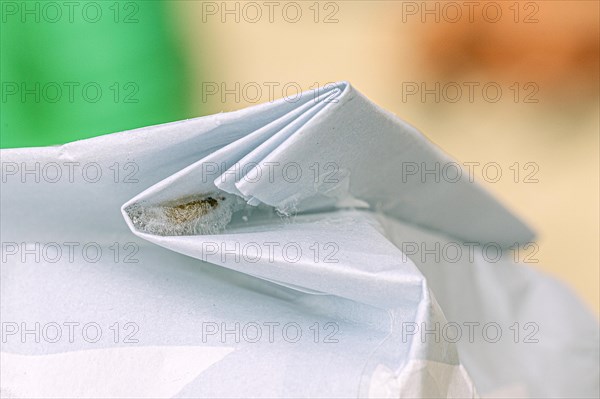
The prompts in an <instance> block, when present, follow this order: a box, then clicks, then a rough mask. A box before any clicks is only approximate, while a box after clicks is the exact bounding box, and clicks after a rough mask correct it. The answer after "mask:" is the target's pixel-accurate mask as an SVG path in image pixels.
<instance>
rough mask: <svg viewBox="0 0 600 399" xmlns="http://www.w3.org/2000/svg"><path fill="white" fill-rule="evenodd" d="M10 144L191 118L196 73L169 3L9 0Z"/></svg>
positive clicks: (4, 116) (5, 32) (4, 132)
mask: <svg viewBox="0 0 600 399" xmlns="http://www.w3.org/2000/svg"><path fill="white" fill-rule="evenodd" d="M1 5H2V32H1V39H0V40H1V68H2V69H1V74H2V111H1V115H0V117H1V123H2V129H1V137H0V140H1V143H0V144H1V145H2V147H26V146H40V145H52V144H60V143H65V142H68V141H73V140H76V139H83V138H88V137H93V136H97V135H99V134H105V133H111V132H117V131H121V130H127V129H132V128H136V127H140V126H146V125H152V124H158V123H162V122H168V121H175V120H179V119H183V118H186V117H188V116H189V115H188V113H187V110H188V109H189V108H187V104H188V103H189V100H190V96H189V77H188V73H187V69H186V66H185V59H184V54H183V52H182V48H181V46H180V38H179V37H178V31H177V26H176V25H177V23H176V20H175V19H174V18H173V16H172V13H171V12H170V11H171V7H170V6H169V5H168V4H166V3H164V2H161V1H125V2H116V1H104V2H102V1H101V2H72V3H68V2H52V1H45V2H41V1H28V2H12V1H2V4H1Z"/></svg>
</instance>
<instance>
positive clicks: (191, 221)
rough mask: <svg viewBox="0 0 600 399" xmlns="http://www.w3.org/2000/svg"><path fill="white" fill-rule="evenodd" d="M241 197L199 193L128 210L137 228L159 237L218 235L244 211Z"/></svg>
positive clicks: (130, 207)
mask: <svg viewBox="0 0 600 399" xmlns="http://www.w3.org/2000/svg"><path fill="white" fill-rule="evenodd" d="M242 202H243V201H241V200H240V199H239V198H238V197H236V196H232V195H228V194H224V193H219V194H199V195H192V196H188V197H183V198H180V199H177V200H172V201H168V202H164V203H161V204H144V203H143V202H142V203H136V204H133V205H130V206H129V207H127V208H126V209H125V211H126V212H127V215H128V216H129V218H130V219H131V222H132V223H133V225H134V226H135V228H136V229H137V230H138V231H140V232H143V233H148V234H154V235H159V236H184V235H202V234H218V233H220V232H222V231H224V230H225V227H226V226H227V225H228V224H229V222H230V221H231V217H232V215H233V213H234V212H235V211H236V210H238V209H239V208H241V207H242V206H243V205H242Z"/></svg>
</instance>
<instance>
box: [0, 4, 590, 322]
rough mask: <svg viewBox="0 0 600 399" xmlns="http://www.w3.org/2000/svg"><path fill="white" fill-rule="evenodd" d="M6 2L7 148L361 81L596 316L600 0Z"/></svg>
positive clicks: (2, 141) (0, 138) (1, 115)
mask: <svg viewBox="0 0 600 399" xmlns="http://www.w3.org/2000/svg"><path fill="white" fill-rule="evenodd" d="M0 4H1V11H2V21H1V35H0V41H1V49H0V52H1V53H0V56H1V57H0V58H1V61H0V67H1V70H0V74H1V81H2V103H1V106H2V108H1V111H0V146H1V147H2V148H10V147H26V146H41V145H55V144H61V143H65V142H69V141H73V140H77V139H83V138H88V137H93V136H97V135H101V134H107V133H111V132H116V131H121V130H126V129H132V128H136V127H142V126H148V125H153V124H158V123H164V122H170V121H175V120H179V119H184V118H189V117H196V116H202V115H207V114H212V113H216V112H221V111H232V110H237V109H240V108H243V107H246V106H248V105H252V104H257V103H262V102H265V101H271V100H273V99H276V98H280V97H293V96H294V95H295V94H296V93H297V92H298V91H303V90H307V89H311V88H316V87H318V86H323V85H325V84H327V83H329V82H335V81H339V80H348V81H349V82H351V83H352V84H353V85H354V86H355V87H356V88H357V89H358V90H359V91H360V92H362V93H363V94H365V95H366V96H367V97H369V98H370V99H371V100H372V101H374V102H375V103H377V104H378V105H380V106H381V107H383V108H386V109H388V110H390V111H392V112H394V113H395V114H397V115H398V116H399V117H401V118H402V119H404V120H406V121H408V122H409V123H411V124H413V125H414V126H416V127H417V128H419V129H420V130H421V131H422V132H423V133H424V134H425V135H426V136H427V137H428V138H429V139H431V140H432V141H433V142H435V143H437V144H438V145H439V146H440V147H441V148H443V149H444V150H445V151H447V152H448V153H450V154H451V155H452V156H453V157H455V158H456V159H457V160H459V161H460V162H461V163H463V164H464V163H472V165H474V174H475V178H476V179H477V180H479V181H480V182H481V183H482V184H483V185H485V186H486V187H487V188H488V189H489V190H490V191H492V192H493V193H494V194H495V195H496V196H498V197H499V198H500V199H501V200H502V201H503V202H504V203H505V204H506V205H507V206H508V207H510V208H511V209H512V210H514V211H515V212H516V213H517V214H518V215H520V216H521V217H522V218H523V219H525V220H526V221H527V222H528V223H530V224H531V225H532V226H533V227H534V228H535V229H536V230H537V231H538V233H539V241H538V244H539V247H538V248H534V249H531V248H530V249H529V251H528V253H527V254H526V256H527V258H528V259H529V262H528V264H529V266H531V267H535V268H538V269H541V270H544V271H546V272H548V273H550V274H551V275H553V276H555V277H557V278H559V279H561V280H562V281H564V282H565V283H566V284H568V285H569V286H570V287H571V288H572V289H573V290H575V291H576V292H577V294H578V295H579V296H580V297H581V298H582V300H583V301H585V302H586V303H587V304H588V305H589V307H590V308H591V309H592V310H593V311H595V312H596V314H598V313H599V312H600V303H599V302H600V300H599V281H600V276H599V264H600V259H599V242H600V235H599V219H600V215H599V132H600V126H599V123H600V111H599V107H600V104H599V98H598V93H599V61H598V59H599V52H600V49H599V46H600V45H599V15H600V14H599V12H600V9H599V4H600V3H599V2H596V1H570V0H569V1H516V0H515V1H470V2H469V1H466V2H460V1H459V2H447V1H427V2H423V1H377V0H369V1H361V0H359V1H318V2H317V1H312V0H309V1H296V2H288V1H272V2H262V1H258V2H252V1H218V2H210V1H209V2H201V1H195V0H186V1H169V2H161V1H100V2H88V1H72V2H53V1H27V2H23V1H18V2H17V1H4V0H3V1H1V2H0ZM487 165H494V168H493V169H494V170H496V169H497V167H496V166H495V165H497V166H499V167H500V170H501V171H502V173H503V174H502V177H501V178H497V177H496V176H495V174H494V173H487V172H486V166H487ZM521 258H523V256H521ZM535 261H538V262H537V263H535Z"/></svg>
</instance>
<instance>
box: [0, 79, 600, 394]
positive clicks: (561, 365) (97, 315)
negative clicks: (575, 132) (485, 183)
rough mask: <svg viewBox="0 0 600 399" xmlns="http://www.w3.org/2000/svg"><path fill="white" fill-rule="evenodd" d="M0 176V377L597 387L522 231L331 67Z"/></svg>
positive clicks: (13, 166) (275, 388)
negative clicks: (292, 86) (524, 261)
mask: <svg viewBox="0 0 600 399" xmlns="http://www.w3.org/2000/svg"><path fill="white" fill-rule="evenodd" d="M1 195H2V203H1V212H2V226H1V233H2V270H1V284H2V285H1V293H0V294H1V311H2V313H1V319H2V355H1V358H0V359H1V364H0V366H1V368H0V370H1V373H2V374H1V377H2V379H1V381H0V385H1V389H2V394H3V395H4V396H7V397H156V396H160V397H246V396H255V397H314V396H318V397H461V398H462V397H477V396H484V397H485V396H492V397H493V396H502V397H507V396H516V397H524V396H525V397H526V396H531V397H557V396H574V397H584V396H585V397H594V396H598V390H599V388H598V385H599V382H598V356H599V346H598V326H597V321H596V320H595V319H594V317H593V316H591V315H590V314H588V313H587V311H586V310H585V309H584V308H583V307H582V306H581V305H580V304H579V303H578V302H577V301H576V300H575V299H574V297H573V296H572V294H570V293H569V292H568V291H567V290H566V289H565V288H563V287H562V286H561V285H560V284H558V283H556V282H554V281H553V280H551V279H549V278H547V277H545V276H542V275H540V274H539V273H537V272H534V271H533V270H531V269H529V268H527V267H525V266H523V265H517V264H514V263H513V262H512V257H511V256H510V255H509V248H511V247H514V246H515V245H517V246H518V245H526V244H528V243H529V242H530V241H531V240H532V239H533V233H532V232H531V230H530V229H529V228H528V227H527V226H526V225H524V224H523V223H522V222H521V221H519V220H518V219H517V218H516V217H515V216H513V215H512V214H511V213H510V212H509V211H507V210H506V209H505V208H504V207H503V206H502V205H501V204H499V203H498V202H497V201H496V200H495V199H494V198H492V197H491V196H490V195H489V194H488V193H487V192H486V191H484V190H483V189H482V188H481V187H480V186H479V185H478V184H477V183H475V182H473V180H472V179H471V178H470V177H469V176H467V175H466V173H465V172H464V171H463V170H462V169H461V168H460V165H459V164H458V163H457V162H456V161H454V160H452V159H451V158H449V157H448V156H447V155H445V154H444V153H443V152H441V151H440V150H439V149H437V148H436V147H435V146H434V145H433V144H432V143H430V142H429V141H428V140H427V139H426V138H425V137H424V136H422V135H421V134H420V133H419V132H418V131H417V130H415V129H414V128H412V127H411V126H409V125H407V124H406V123H405V122H403V121H401V120H399V119H398V118H396V117H395V116H393V115H391V114H389V113H388V112H386V111H384V110H382V109H380V108H378V107H377V106H376V105H374V104H373V103H371V102H370V101H369V100H367V99H366V98H365V97H364V96H362V95H361V94H360V93H358V92H356V91H355V90H354V89H353V88H352V87H351V86H350V85H349V84H347V83H337V84H335V85H331V86H328V87H324V88H320V89H318V90H314V91H309V92H305V93H303V94H302V95H300V96H298V97H296V98H294V99H282V100H279V101H276V102H273V103H268V104H263V105H259V106H255V107H251V108H247V109H244V110H241V111H237V112H233V113H228V114H218V115H212V116H208V117H203V118H198V119H192V120H187V121H181V122H176V123H171V124H166V125H160V126H153V127H148V128H143V129H138V130H134V131H129V132H123V133H117V134H112V135H107V136H102V137H98V138H94V139H89V140H84V141H78V142H73V143H69V144H66V145H63V146H58V147H44V148H24V149H12V150H3V151H2V193H1ZM490 247H491V248H493V249H494V250H495V251H496V253H497V254H498V256H493V257H491V256H490V255H489V253H488V251H487V249H489V248H490ZM482 248H485V249H486V251H482V250H481V249H482ZM449 250H451V251H453V252H452V253H453V255H452V256H449V255H448V253H447V251H449ZM457 254H460V256H457Z"/></svg>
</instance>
